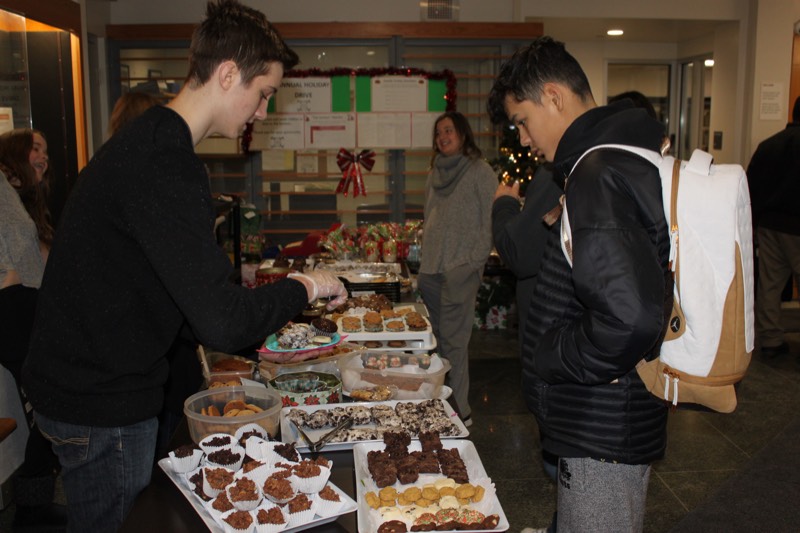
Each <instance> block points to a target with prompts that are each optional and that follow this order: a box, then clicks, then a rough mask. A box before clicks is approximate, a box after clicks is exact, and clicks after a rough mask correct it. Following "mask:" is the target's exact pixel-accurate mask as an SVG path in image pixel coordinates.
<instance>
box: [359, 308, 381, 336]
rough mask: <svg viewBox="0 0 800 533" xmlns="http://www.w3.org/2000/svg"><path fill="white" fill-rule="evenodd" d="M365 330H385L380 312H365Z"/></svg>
mask: <svg viewBox="0 0 800 533" xmlns="http://www.w3.org/2000/svg"><path fill="white" fill-rule="evenodd" d="M363 321H364V331H368V332H370V333H378V332H381V331H383V319H382V318H381V315H380V313H376V312H375V311H367V312H366V313H364V318H363Z"/></svg>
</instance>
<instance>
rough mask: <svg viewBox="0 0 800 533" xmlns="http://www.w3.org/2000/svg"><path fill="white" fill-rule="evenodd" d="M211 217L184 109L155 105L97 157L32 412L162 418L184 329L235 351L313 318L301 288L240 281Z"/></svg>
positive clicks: (44, 313) (48, 298) (81, 191)
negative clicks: (301, 317) (170, 359)
mask: <svg viewBox="0 0 800 533" xmlns="http://www.w3.org/2000/svg"><path fill="white" fill-rule="evenodd" d="M214 219H215V213H214V209H213V206H212V199H211V193H210V188H209V178H208V175H207V173H206V170H205V168H204V166H203V163H202V162H201V161H200V159H199V158H198V157H197V156H196V155H195V153H194V147H193V145H192V138H191V133H190V131H189V128H188V126H187V125H186V123H185V122H184V121H183V119H182V118H181V117H180V116H179V115H178V114H176V113H175V112H174V111H172V110H170V109H168V108H164V107H156V108H152V109H150V110H148V111H147V112H146V113H145V114H143V115H142V116H141V117H139V118H138V119H137V120H135V121H134V122H132V123H131V124H130V125H128V126H127V127H126V128H123V129H122V130H121V131H119V132H118V133H117V134H116V135H115V136H114V137H113V138H111V139H110V140H109V141H108V142H107V143H106V144H105V145H103V146H102V147H101V148H100V150H99V151H98V152H97V154H96V155H95V156H94V157H93V158H92V160H91V161H90V162H89V164H88V165H87V166H86V168H85V169H84V170H83V171H82V172H81V174H80V177H79V180H78V183H77V186H76V187H75V190H73V192H72V194H71V196H70V199H69V201H68V204H67V206H66V208H65V211H64V215H63V218H62V220H61V223H60V225H59V231H58V234H57V235H56V240H55V243H54V245H53V249H52V252H51V253H50V257H49V260H48V263H47V268H46V270H45V275H44V280H43V282H42V287H41V291H40V294H39V302H38V309H37V317H36V323H35V326H34V332H33V340H32V344H31V351H30V353H29V356H28V359H27V361H26V364H25V368H24V371H23V382H24V385H25V390H26V392H27V393H28V396H29V398H30V400H31V403H32V404H33V406H34V409H36V410H37V411H38V412H41V413H42V414H44V415H45V416H48V417H50V418H54V419H56V420H61V421H64V422H69V423H74V424H83V425H96V426H118V425H128V424H132V423H136V422H140V421H142V420H145V419H147V418H150V417H153V416H156V415H157V414H158V413H159V412H160V410H161V405H162V402H163V386H164V383H165V381H166V379H167V374H168V363H167V360H166V358H165V354H166V353H167V352H168V351H169V348H170V346H171V345H172V343H173V341H174V340H175V339H176V337H177V336H178V334H179V331H180V330H181V327H182V326H183V325H184V324H187V325H188V326H189V327H190V328H191V330H192V332H193V333H194V335H195V337H196V338H197V339H198V340H199V342H200V343H202V344H204V345H206V346H209V347H212V348H216V349H219V350H223V351H234V350H238V349H241V348H243V347H245V346H250V345H253V344H255V343H257V342H259V341H260V340H262V339H264V338H265V337H266V336H267V335H269V334H270V333H272V332H274V331H276V330H277V329H279V328H280V327H281V326H283V325H284V324H285V323H286V322H287V321H288V320H290V319H291V318H292V317H293V316H295V315H296V314H297V313H299V312H300V311H302V309H303V307H304V306H305V305H306V303H307V293H306V290H305V288H304V287H303V285H302V284H301V283H299V282H297V281H294V280H288V279H287V280H283V281H281V282H279V283H276V284H273V285H269V286H265V287H259V288H257V289H248V288H244V287H241V286H238V285H235V284H233V283H231V282H230V281H229V275H230V274H231V271H232V266H231V263H230V260H229V259H228V257H227V256H226V254H225V253H224V252H223V251H222V250H221V249H220V247H219V246H218V245H217V243H216V240H215V238H214V234H213V228H214Z"/></svg>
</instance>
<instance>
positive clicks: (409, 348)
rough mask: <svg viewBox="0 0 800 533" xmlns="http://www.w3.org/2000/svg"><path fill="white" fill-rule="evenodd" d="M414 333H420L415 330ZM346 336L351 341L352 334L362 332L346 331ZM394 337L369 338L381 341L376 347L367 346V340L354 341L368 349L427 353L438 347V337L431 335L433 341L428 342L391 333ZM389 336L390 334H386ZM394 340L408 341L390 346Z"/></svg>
mask: <svg viewBox="0 0 800 533" xmlns="http://www.w3.org/2000/svg"><path fill="white" fill-rule="evenodd" d="M413 333H420V332H418V331H415V332H413ZM344 335H345V338H346V339H347V342H351V341H350V335H361V334H360V333H345V334H344ZM370 335H384V334H383V333H370ZM391 335H392V338H390V339H387V338H385V337H384V338H383V339H367V340H368V341H373V342H380V343H381V346H376V347H375V348H371V347H369V346H366V345H365V344H364V343H365V342H366V341H363V340H353V341H352V342H353V343H355V344H359V345H361V346H364V347H365V348H366V349H367V350H380V351H382V352H412V353H427V352H429V351H431V350H435V349H436V339H435V338H434V337H433V335H431V342H426V341H425V340H424V339H397V338H395V337H394V334H391ZM386 336H388V335H386ZM393 340H404V341H405V342H406V345H405V346H389V341H393Z"/></svg>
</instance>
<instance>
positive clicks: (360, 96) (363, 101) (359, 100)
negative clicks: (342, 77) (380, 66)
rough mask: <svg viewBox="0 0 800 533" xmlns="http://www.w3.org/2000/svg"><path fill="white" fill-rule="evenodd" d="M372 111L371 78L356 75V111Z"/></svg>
mask: <svg viewBox="0 0 800 533" xmlns="http://www.w3.org/2000/svg"><path fill="white" fill-rule="evenodd" d="M370 111H372V78H370V77H369V76H356V112H357V113H368V112H370Z"/></svg>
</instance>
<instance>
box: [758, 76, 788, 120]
mask: <svg viewBox="0 0 800 533" xmlns="http://www.w3.org/2000/svg"><path fill="white" fill-rule="evenodd" d="M760 96H761V98H760V101H759V106H758V107H759V113H758V118H760V119H761V120H785V119H786V112H785V111H784V110H783V101H784V93H783V84H782V83H777V82H764V83H762V84H761V95H760Z"/></svg>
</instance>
